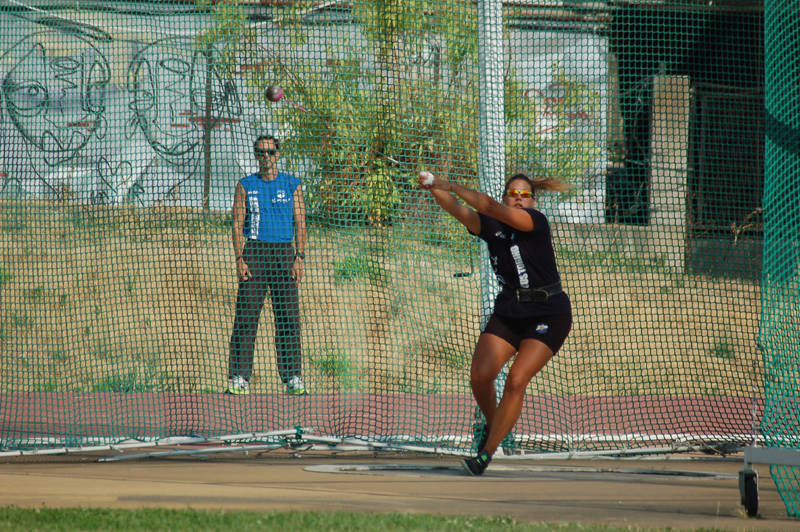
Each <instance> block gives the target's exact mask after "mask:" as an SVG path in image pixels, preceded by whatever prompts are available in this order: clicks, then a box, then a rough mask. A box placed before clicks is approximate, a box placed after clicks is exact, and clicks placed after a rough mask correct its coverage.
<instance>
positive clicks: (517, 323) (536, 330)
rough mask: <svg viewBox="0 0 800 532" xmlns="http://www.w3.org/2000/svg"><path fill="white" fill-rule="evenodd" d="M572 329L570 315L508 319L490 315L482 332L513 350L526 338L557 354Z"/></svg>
mask: <svg viewBox="0 0 800 532" xmlns="http://www.w3.org/2000/svg"><path fill="white" fill-rule="evenodd" d="M571 328H572V314H571V313H569V312H567V313H565V314H553V315H551V316H539V317H535V318H509V317H506V316H498V315H497V314H492V316H491V317H490V318H489V322H488V323H487V324H486V327H484V329H483V332H485V333H489V334H493V335H495V336H499V337H500V338H502V339H503V340H505V341H506V342H508V343H509V344H511V345H513V346H514V347H515V348H517V349H519V344H521V343H522V340H525V339H526V338H533V339H534V340H539V341H541V342H544V344H545V345H547V347H549V348H550V349H552V351H553V354H555V353H557V352H558V350H559V349H561V346H562V345H563V344H564V340H566V339H567V335H568V334H569V330H570V329H571Z"/></svg>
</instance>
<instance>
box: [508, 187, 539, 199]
mask: <svg viewBox="0 0 800 532" xmlns="http://www.w3.org/2000/svg"><path fill="white" fill-rule="evenodd" d="M506 194H507V195H509V196H511V197H512V198H530V197H531V196H532V195H533V194H532V193H531V191H530V190H520V189H518V188H509V189H508V191H507V192H506Z"/></svg>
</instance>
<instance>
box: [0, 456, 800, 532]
mask: <svg viewBox="0 0 800 532" xmlns="http://www.w3.org/2000/svg"><path fill="white" fill-rule="evenodd" d="M103 456H108V455H107V454H106V455H99V454H96V455H82V456H75V455H69V456H49V457H29V456H25V457H15V458H5V459H3V460H2V461H1V462H0V501H2V504H4V505H17V506H21V507H28V508H34V507H42V506H47V507H76V506H79V507H108V508H142V507H162V508H197V509H199V508H205V509H214V510H219V509H224V510H235V509H236V510H240V509H241V510H256V511H267V510H277V511H282V510H321V511H333V510H344V511H354V512H382V513H385V512H409V513H432V514H443V515H452V514H461V515H481V516H487V515H493V516H510V517H513V518H514V519H517V520H520V521H530V522H579V523H587V524H588V523H600V524H608V525H621V526H641V527H671V528H678V529H696V528H713V529H719V530H771V531H784V530H785V531H789V530H793V531H794V530H800V520H797V519H793V518H789V517H787V515H786V510H785V507H784V505H783V502H782V501H781V500H780V497H779V496H778V494H777V491H776V489H775V485H774V483H773V482H772V480H771V478H770V477H769V474H768V469H767V468H766V467H764V468H762V470H760V471H759V474H760V485H759V496H760V497H759V498H760V515H761V517H760V518H747V517H746V516H745V514H744V511H743V508H742V507H741V505H740V495H739V486H738V472H739V470H741V469H742V466H743V458H741V459H739V458H733V459H722V458H715V459H709V458H707V457H703V456H695V457H689V456H685V455H678V456H675V457H661V458H657V459H650V458H638V459H624V460H622V459H594V460H541V459H532V458H516V457H498V458H496V459H495V460H494V461H493V462H492V464H491V465H490V466H489V469H488V470H487V471H486V473H485V475H484V476H482V477H470V476H467V475H466V474H465V473H464V472H463V470H462V469H461V465H460V461H459V459H458V458H457V457H451V456H430V455H417V454H414V455H407V454H389V453H386V454H381V453H369V452H348V453H339V452H328V451H301V452H298V451H296V450H295V451H287V450H284V449H279V450H271V451H264V452H256V453H252V452H251V453H249V454H246V453H214V454H209V455H207V456H206V457H203V455H199V454H193V455H190V456H186V455H172V456H170V455H161V457H159V458H141V455H137V456H139V458H138V459H135V460H121V461H114V462H103V463H100V462H98V459H99V458H101V457H103Z"/></svg>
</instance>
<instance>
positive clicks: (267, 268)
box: [228, 240, 302, 383]
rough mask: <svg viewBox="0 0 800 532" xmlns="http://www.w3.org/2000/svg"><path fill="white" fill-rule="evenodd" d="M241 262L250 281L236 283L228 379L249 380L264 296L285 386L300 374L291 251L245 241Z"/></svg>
mask: <svg viewBox="0 0 800 532" xmlns="http://www.w3.org/2000/svg"><path fill="white" fill-rule="evenodd" d="M243 258H244V261H245V263H246V264H247V267H248V268H249V269H250V273H251V275H252V277H251V278H250V279H249V280H247V281H241V280H240V281H239V291H238V294H237V296H236V317H235V318H234V322H233V333H232V334H231V343H230V361H229V365H228V374H229V376H230V377H232V376H234V375H241V376H242V377H244V378H246V379H247V380H248V381H249V380H250V376H251V375H252V373H253V351H254V348H255V341H256V335H257V333H258V320H259V316H260V315H261V309H262V308H263V306H264V300H265V299H266V296H267V293H270V296H271V299H272V312H273V315H274V316H275V351H276V356H277V364H278V374H279V375H280V377H281V380H282V381H283V382H284V383H286V382H287V381H288V380H289V379H290V378H292V377H293V376H295V375H300V374H301V373H302V353H301V345H300V302H299V298H298V293H297V282H296V281H295V280H294V279H292V277H291V269H292V265H293V263H294V250H293V247H292V245H291V244H289V243H272V242H258V241H254V240H249V241H248V242H247V243H246V244H245V247H244V253H243Z"/></svg>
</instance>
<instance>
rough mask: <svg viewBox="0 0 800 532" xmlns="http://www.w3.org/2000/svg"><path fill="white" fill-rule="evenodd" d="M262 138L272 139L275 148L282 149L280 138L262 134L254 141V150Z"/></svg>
mask: <svg viewBox="0 0 800 532" xmlns="http://www.w3.org/2000/svg"><path fill="white" fill-rule="evenodd" d="M262 140H271V141H272V142H273V143H274V144H275V149H276V150H278V151H280V149H281V145H280V142H278V139H276V138H275V137H273V136H272V135H261V136H260V137H258V138H257V139H256V141H255V142H254V143H253V149H254V150H255V149H256V148H258V143H259V142H261V141H262Z"/></svg>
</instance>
